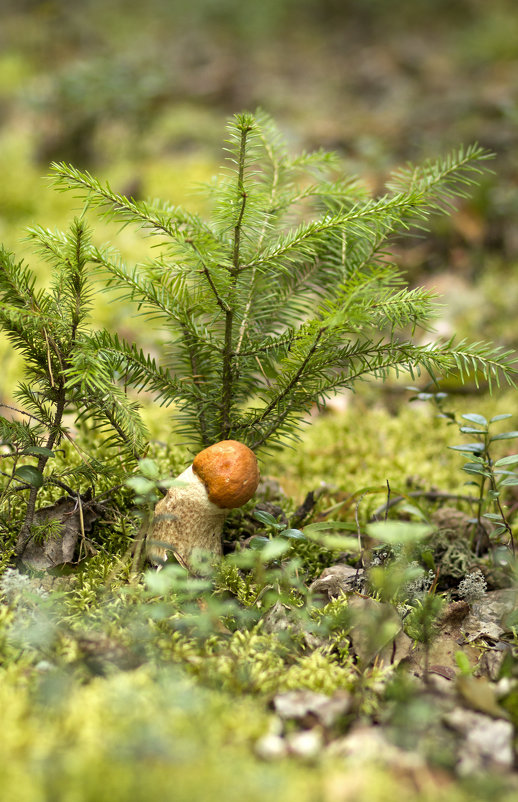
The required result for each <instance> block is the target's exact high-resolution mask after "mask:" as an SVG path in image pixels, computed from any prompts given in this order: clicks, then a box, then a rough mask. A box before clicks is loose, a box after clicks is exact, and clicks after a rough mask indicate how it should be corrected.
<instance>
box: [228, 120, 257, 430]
mask: <svg viewBox="0 0 518 802" xmlns="http://www.w3.org/2000/svg"><path fill="white" fill-rule="evenodd" d="M250 130H251V128H250V126H247V127H244V128H243V129H242V130H241V142H240V146H239V161H238V174H237V191H238V195H240V196H241V208H240V210H239V214H238V217H237V220H236V224H235V226H234V242H233V246H232V269H231V275H232V283H231V287H230V292H229V303H227V308H226V310H225V336H224V345H223V369H222V376H221V379H222V395H221V437H222V439H224V440H226V439H227V438H228V437H229V435H230V431H231V422H230V410H231V407H232V396H233V383H234V373H235V371H234V357H233V353H232V352H233V348H232V343H233V327H234V311H233V305H234V304H233V301H234V294H235V289H236V284H237V278H238V275H239V270H240V258H241V255H240V246H241V227H242V224H243V215H244V213H245V207H246V198H247V195H246V190H245V186H244V176H245V157H246V140H247V136H248V133H249V132H250Z"/></svg>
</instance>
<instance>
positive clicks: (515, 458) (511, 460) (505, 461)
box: [495, 454, 518, 468]
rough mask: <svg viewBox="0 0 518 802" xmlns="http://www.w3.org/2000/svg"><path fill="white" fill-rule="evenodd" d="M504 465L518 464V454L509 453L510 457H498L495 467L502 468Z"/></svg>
mask: <svg viewBox="0 0 518 802" xmlns="http://www.w3.org/2000/svg"><path fill="white" fill-rule="evenodd" d="M502 465H518V454H509V456H508V457H502V458H501V459H497V461H496V462H495V468H501V467H502Z"/></svg>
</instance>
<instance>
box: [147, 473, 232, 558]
mask: <svg viewBox="0 0 518 802" xmlns="http://www.w3.org/2000/svg"><path fill="white" fill-rule="evenodd" d="M177 480H178V485H173V486H172V487H170V488H169V490H168V492H167V495H166V496H165V497H164V498H163V499H162V500H161V501H159V502H158V504H157V505H156V507H155V520H154V523H153V528H152V531H151V533H150V535H149V536H148V542H147V552H148V556H149V557H150V559H151V560H152V562H155V563H158V564H162V563H164V562H165V561H166V560H167V552H168V551H172V552H174V553H175V555H176V557H177V558H178V560H179V562H181V563H182V564H183V565H185V566H186V567H187V568H189V567H190V566H191V563H192V558H193V556H194V554H195V553H196V552H199V553H203V552H208V553H210V554H212V555H214V556H215V557H219V556H221V554H222V545H221V533H222V531H223V523H224V521H225V518H226V516H227V514H228V512H229V510H226V509H222V508H221V507H218V506H217V505H216V504H213V503H212V501H210V499H209V496H208V493H207V489H206V487H205V485H204V483H203V482H202V481H201V479H199V478H198V477H197V476H196V474H195V473H194V471H193V469H192V465H190V466H189V467H188V468H187V469H186V470H185V471H184V472H183V473H181V474H180V476H178V477H177ZM180 482H181V483H182V484H180Z"/></svg>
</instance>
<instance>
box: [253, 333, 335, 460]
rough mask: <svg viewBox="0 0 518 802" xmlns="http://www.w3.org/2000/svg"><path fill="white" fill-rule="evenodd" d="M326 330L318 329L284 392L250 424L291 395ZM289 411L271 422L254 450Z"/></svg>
mask: <svg viewBox="0 0 518 802" xmlns="http://www.w3.org/2000/svg"><path fill="white" fill-rule="evenodd" d="M324 332H325V327H322V328H321V329H319V330H318V332H317V334H316V337H315V340H314V342H313V345H312V346H311V348H310V349H309V351H308V353H307V354H306V356H305V357H304V359H303V360H302V362H301V364H300V366H299V368H298V370H297V371H296V372H295V373H294V375H293V376H292V378H291V379H290V381H289V382H288V384H287V385H286V387H285V388H284V390H282V392H280V393H279V395H277V396H276V397H275V398H274V399H273V400H272V401H270V403H269V404H268V406H267V407H265V409H263V411H262V413H261V415H260V416H259V417H258V418H257V419H256V420H255V421H253V422H252V423H251V424H249V425H250V426H255V425H257V424H258V423H261V422H262V421H264V420H266V419H267V418H268V417H269V415H270V413H271V412H273V410H274V409H275V408H276V407H278V406H279V404H281V403H282V401H283V400H284V399H285V398H286V396H287V395H289V393H290V392H291V390H292V389H293V388H294V387H295V385H296V384H297V382H298V381H299V380H300V378H301V377H302V374H303V373H304V370H305V369H306V366H307V365H308V363H309V361H310V359H311V357H312V356H313V354H314V353H315V351H316V350H317V347H318V343H319V341H320V339H321V337H322V335H323V333H324ZM289 412H290V409H289V408H288V409H286V410H285V411H284V412H283V413H282V414H281V415H279V416H278V418H276V420H274V421H273V423H272V424H271V426H270V427H269V429H267V430H266V432H263V434H262V435H261V437H260V438H259V439H258V440H256V441H255V442H254V444H253V446H252V449H253V450H255V449H257V448H259V447H260V446H262V445H263V443H265V442H266V440H267V439H268V438H269V437H270V435H271V434H273V432H274V431H275V430H276V429H277V428H278V426H279V423H282V421H283V420H284V419H285V418H286V416H287V415H288V414H289Z"/></svg>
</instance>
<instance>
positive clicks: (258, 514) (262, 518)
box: [252, 510, 278, 526]
mask: <svg viewBox="0 0 518 802" xmlns="http://www.w3.org/2000/svg"><path fill="white" fill-rule="evenodd" d="M252 515H253V516H254V518H255V520H256V521H259V522H260V523H262V524H266V526H277V525H278V524H277V520H276V519H275V518H274V517H273V515H270V513H269V512H265V510H254V511H253V513H252Z"/></svg>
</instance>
